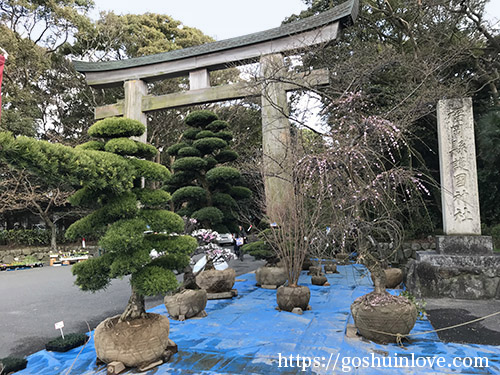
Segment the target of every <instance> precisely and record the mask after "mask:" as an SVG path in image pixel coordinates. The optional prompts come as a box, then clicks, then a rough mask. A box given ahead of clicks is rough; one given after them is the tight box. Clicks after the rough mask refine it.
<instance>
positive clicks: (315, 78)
mask: <svg viewBox="0 0 500 375" xmlns="http://www.w3.org/2000/svg"><path fill="white" fill-rule="evenodd" d="M276 79H278V78H277V77H276ZM279 80H280V82H281V83H282V85H283V88H284V89H285V91H292V90H299V89H302V88H305V89H307V87H318V86H323V85H326V84H328V82H329V80H328V69H317V70H313V71H310V72H307V73H291V74H289V75H288V76H287V77H284V78H279ZM261 93H262V88H261V85H260V83H256V82H239V83H234V84H231V85H223V86H215V87H209V88H205V89H199V90H189V91H183V92H176V93H173V94H166V95H160V96H153V95H147V96H144V97H143V99H142V111H143V112H150V111H157V110H160V109H168V108H178V107H184V106H188V105H196V104H203V103H215V102H220V101H224V100H235V99H242V98H245V97H251V96H259V95H261Z"/></svg>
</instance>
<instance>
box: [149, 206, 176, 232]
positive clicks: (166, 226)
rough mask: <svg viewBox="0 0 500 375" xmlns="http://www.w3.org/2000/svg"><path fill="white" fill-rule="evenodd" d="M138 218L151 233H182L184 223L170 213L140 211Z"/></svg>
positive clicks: (164, 211) (163, 211)
mask: <svg viewBox="0 0 500 375" xmlns="http://www.w3.org/2000/svg"><path fill="white" fill-rule="evenodd" d="M140 216H141V217H142V218H143V220H144V221H145V222H146V223H147V225H148V226H149V229H150V230H152V231H153V232H167V233H183V232H184V221H183V220H182V218H181V217H180V216H179V215H177V214H175V213H174V212H172V211H166V210H142V211H141V214H140Z"/></svg>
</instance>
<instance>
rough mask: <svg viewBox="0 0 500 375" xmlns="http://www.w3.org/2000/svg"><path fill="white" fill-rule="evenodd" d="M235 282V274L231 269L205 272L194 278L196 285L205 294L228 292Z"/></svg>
mask: <svg viewBox="0 0 500 375" xmlns="http://www.w3.org/2000/svg"><path fill="white" fill-rule="evenodd" d="M235 280H236V273H235V272H234V269H232V268H226V269H225V270H207V271H203V272H201V273H200V274H199V275H198V276H196V284H198V286H199V287H200V288H201V289H205V290H206V291H207V293H224V292H230V291H231V289H232V288H233V285H234V282H235Z"/></svg>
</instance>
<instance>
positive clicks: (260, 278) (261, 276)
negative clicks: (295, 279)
mask: <svg viewBox="0 0 500 375" xmlns="http://www.w3.org/2000/svg"><path fill="white" fill-rule="evenodd" d="M255 280H256V281H257V285H259V286H260V285H276V286H280V285H283V284H284V283H285V282H286V271H285V269H284V268H281V267H260V268H258V269H257V270H256V271H255Z"/></svg>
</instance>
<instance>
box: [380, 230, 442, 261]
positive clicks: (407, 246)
mask: <svg viewBox="0 0 500 375" xmlns="http://www.w3.org/2000/svg"><path fill="white" fill-rule="evenodd" d="M379 247H380V251H381V253H382V256H383V257H384V258H387V259H388V262H389V264H390V265H392V266H400V267H401V266H404V265H406V264H407V263H408V261H410V260H411V259H416V257H417V251H428V250H435V249H436V240H435V239H434V237H430V236H429V237H428V238H426V239H423V240H414V241H409V242H404V243H403V245H402V246H401V248H399V249H398V250H397V251H396V252H394V250H393V249H392V248H391V246H390V244H388V243H379Z"/></svg>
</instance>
